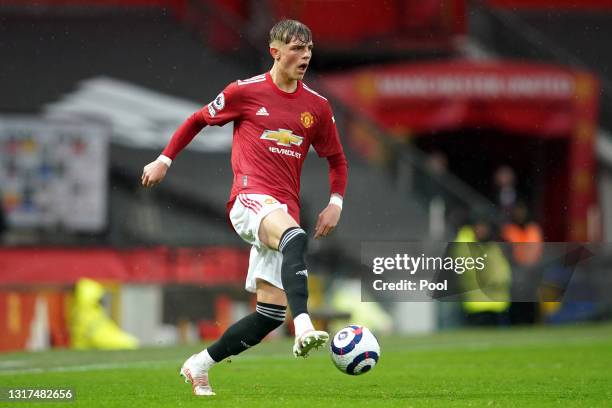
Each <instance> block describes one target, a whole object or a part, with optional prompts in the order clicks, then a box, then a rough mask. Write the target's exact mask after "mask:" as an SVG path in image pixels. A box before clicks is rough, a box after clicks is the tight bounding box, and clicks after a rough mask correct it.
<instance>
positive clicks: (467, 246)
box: [451, 218, 512, 326]
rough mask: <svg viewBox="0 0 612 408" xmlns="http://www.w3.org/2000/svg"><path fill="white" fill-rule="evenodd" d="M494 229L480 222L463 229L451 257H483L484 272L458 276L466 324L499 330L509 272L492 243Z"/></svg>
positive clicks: (475, 270)
mask: <svg viewBox="0 0 612 408" xmlns="http://www.w3.org/2000/svg"><path fill="white" fill-rule="evenodd" d="M493 236H494V234H493V226H492V224H491V223H490V222H488V221H486V220H484V219H483V218H477V219H476V220H475V222H474V224H473V225H465V226H463V227H462V228H461V229H460V230H459V232H458V234H457V237H456V238H455V244H453V245H452V249H451V255H452V256H453V257H454V258H455V259H458V258H460V257H464V258H467V257H471V258H475V257H483V259H484V268H480V269H479V268H477V267H476V266H474V267H472V268H466V270H465V271H464V272H463V273H462V274H460V275H459V276H458V285H459V288H460V289H461V291H462V294H463V299H464V300H463V302H462V307H463V312H464V314H465V318H466V323H467V324H468V325H473V326H500V325H503V324H506V322H507V311H508V308H509V306H510V287H511V282H512V271H511V269H510V263H509V262H508V260H507V259H506V257H505V255H504V253H503V251H502V249H501V248H500V246H499V244H497V243H496V242H494V240H493Z"/></svg>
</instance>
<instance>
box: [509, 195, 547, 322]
mask: <svg viewBox="0 0 612 408" xmlns="http://www.w3.org/2000/svg"><path fill="white" fill-rule="evenodd" d="M501 235H502V238H503V239H504V241H506V242H508V243H510V244H511V262H512V270H513V276H514V279H513V287H512V299H515V300H518V301H517V302H512V305H511V306H510V313H509V316H510V322H511V323H512V324H533V323H535V322H536V321H537V320H538V315H539V313H538V303H537V302H525V301H524V300H528V299H537V296H538V286H537V285H536V281H537V280H538V279H537V276H538V274H537V273H536V272H537V271H536V268H537V267H538V264H539V261H540V259H541V258H542V229H541V228H540V226H539V225H538V223H536V222H535V221H532V220H530V218H529V211H528V209H527V206H526V205H525V203H524V202H517V204H516V205H515V206H514V208H513V209H512V212H511V220H510V222H508V223H507V224H505V225H504V226H503V228H502V233H501Z"/></svg>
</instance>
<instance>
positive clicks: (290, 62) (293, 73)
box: [278, 38, 313, 80]
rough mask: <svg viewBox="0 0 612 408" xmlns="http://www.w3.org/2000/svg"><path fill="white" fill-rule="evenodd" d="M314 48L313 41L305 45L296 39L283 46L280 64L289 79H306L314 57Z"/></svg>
mask: <svg viewBox="0 0 612 408" xmlns="http://www.w3.org/2000/svg"><path fill="white" fill-rule="evenodd" d="M312 47H313V44H312V41H311V42H309V43H304V42H302V41H300V40H297V39H296V38H293V39H292V40H291V42H290V43H289V44H283V45H282V46H281V48H280V50H279V51H280V60H279V61H278V63H279V65H280V68H281V69H282V70H283V71H284V72H285V74H286V75H287V77H288V78H289V79H292V80H298V79H302V78H304V74H306V70H307V69H308V64H309V63H310V58H311V57H312Z"/></svg>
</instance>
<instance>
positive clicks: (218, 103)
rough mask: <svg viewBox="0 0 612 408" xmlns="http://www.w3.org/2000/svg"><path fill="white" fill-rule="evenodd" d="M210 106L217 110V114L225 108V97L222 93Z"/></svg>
mask: <svg viewBox="0 0 612 408" xmlns="http://www.w3.org/2000/svg"><path fill="white" fill-rule="evenodd" d="M212 105H213V107H214V108H215V109H216V110H217V112H218V111H220V110H223V108H225V96H224V95H223V92H221V93H220V94H219V95H217V97H216V98H215V100H214V101H212Z"/></svg>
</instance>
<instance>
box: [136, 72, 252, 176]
mask: <svg viewBox="0 0 612 408" xmlns="http://www.w3.org/2000/svg"><path fill="white" fill-rule="evenodd" d="M240 112H241V110H240V94H239V88H238V86H237V84H236V83H235V82H234V83H231V84H229V85H228V86H227V87H226V88H225V89H224V90H223V92H221V93H220V94H219V95H217V97H216V98H215V99H214V100H213V101H212V102H211V103H209V104H208V105H206V106H205V107H204V108H202V109H200V110H199V111H197V112H196V113H194V114H193V115H191V116H190V117H189V118H188V119H187V120H186V121H185V122H183V124H182V125H181V126H179V128H178V129H177V130H176V132H174V135H172V138H171V139H170V142H168V145H167V146H166V148H165V149H164V151H163V152H162V154H161V155H160V156H159V157H158V158H157V159H155V161H153V162H151V163H149V164H147V165H146V166H145V167H144V169H143V171H142V177H141V181H142V185H143V186H145V187H153V186H155V185H157V184H159V183H161V181H162V180H163V179H164V177H165V176H166V172H167V171H168V168H169V167H170V165H171V164H172V161H173V160H174V159H175V158H176V156H177V155H178V154H179V153H180V152H181V150H183V149H184V148H185V147H186V146H187V145H188V144H189V143H190V142H191V141H192V140H193V138H194V137H195V136H196V135H197V134H198V133H200V131H201V130H202V129H204V127H206V126H207V125H210V126H223V125H224V124H226V123H228V122H231V121H234V120H237V119H239V118H240Z"/></svg>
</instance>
